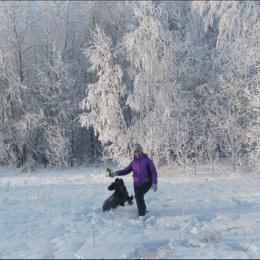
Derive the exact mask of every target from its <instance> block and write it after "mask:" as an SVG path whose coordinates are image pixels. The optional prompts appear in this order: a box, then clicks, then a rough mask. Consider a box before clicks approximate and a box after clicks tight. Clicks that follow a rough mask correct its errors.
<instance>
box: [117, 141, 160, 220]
mask: <svg viewBox="0 0 260 260" xmlns="http://www.w3.org/2000/svg"><path fill="white" fill-rule="evenodd" d="M133 155H134V160H133V161H132V162H131V163H130V164H129V165H128V166H127V167H126V168H125V169H123V170H119V171H116V172H113V174H112V175H113V176H122V175H126V174H129V173H130V172H132V171H133V179H134V191H135V199H136V204H137V208H138V214H139V218H140V219H141V220H144V219H145V213H146V212H147V210H146V205H145V201H144V194H145V193H147V192H148V191H149V190H150V189H151V188H152V189H153V190H154V191H157V171H156V168H155V166H154V163H153V161H152V160H151V159H150V158H149V157H148V156H147V154H145V153H143V148H142V146H141V145H140V144H135V145H134V146H133Z"/></svg>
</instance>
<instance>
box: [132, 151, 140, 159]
mask: <svg viewBox="0 0 260 260" xmlns="http://www.w3.org/2000/svg"><path fill="white" fill-rule="evenodd" d="M141 154H142V152H140V151H134V157H135V158H136V159H138V158H139V157H140V156H141Z"/></svg>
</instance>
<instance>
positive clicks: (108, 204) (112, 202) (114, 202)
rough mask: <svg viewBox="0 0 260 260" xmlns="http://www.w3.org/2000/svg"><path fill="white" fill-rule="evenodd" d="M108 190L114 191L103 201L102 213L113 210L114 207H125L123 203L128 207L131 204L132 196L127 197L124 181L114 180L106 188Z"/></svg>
mask: <svg viewBox="0 0 260 260" xmlns="http://www.w3.org/2000/svg"><path fill="white" fill-rule="evenodd" d="M108 190H114V191H115V192H114V193H113V194H112V195H111V196H110V197H109V198H108V199H107V200H105V202H104V204H103V211H107V210H110V209H111V208H112V209H115V208H116V207H118V206H119V205H120V206H125V202H128V204H129V205H132V204H133V198H134V197H133V196H130V197H129V195H128V192H127V190H126V187H125V184H124V181H123V180H122V179H119V178H116V180H115V181H114V182H112V183H111V185H110V186H109V187H108Z"/></svg>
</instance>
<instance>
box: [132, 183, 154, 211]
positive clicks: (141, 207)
mask: <svg viewBox="0 0 260 260" xmlns="http://www.w3.org/2000/svg"><path fill="white" fill-rule="evenodd" d="M151 187H152V183H151V182H146V183H144V184H142V185H141V186H139V187H137V186H134V190H135V199H136V204H137V208H138V213H139V216H144V215H145V212H146V205H145V201H144V194H145V193H146V192H148V191H149V190H150V189H151Z"/></svg>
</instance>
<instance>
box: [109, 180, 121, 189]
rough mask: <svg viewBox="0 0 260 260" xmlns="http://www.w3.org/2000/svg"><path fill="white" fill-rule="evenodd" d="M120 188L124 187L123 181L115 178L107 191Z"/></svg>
mask: <svg viewBox="0 0 260 260" xmlns="http://www.w3.org/2000/svg"><path fill="white" fill-rule="evenodd" d="M120 186H124V181H123V180H122V179H119V178H116V179H115V181H114V182H112V183H111V184H110V186H109V187H108V190H116V189H119V187H120Z"/></svg>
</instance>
